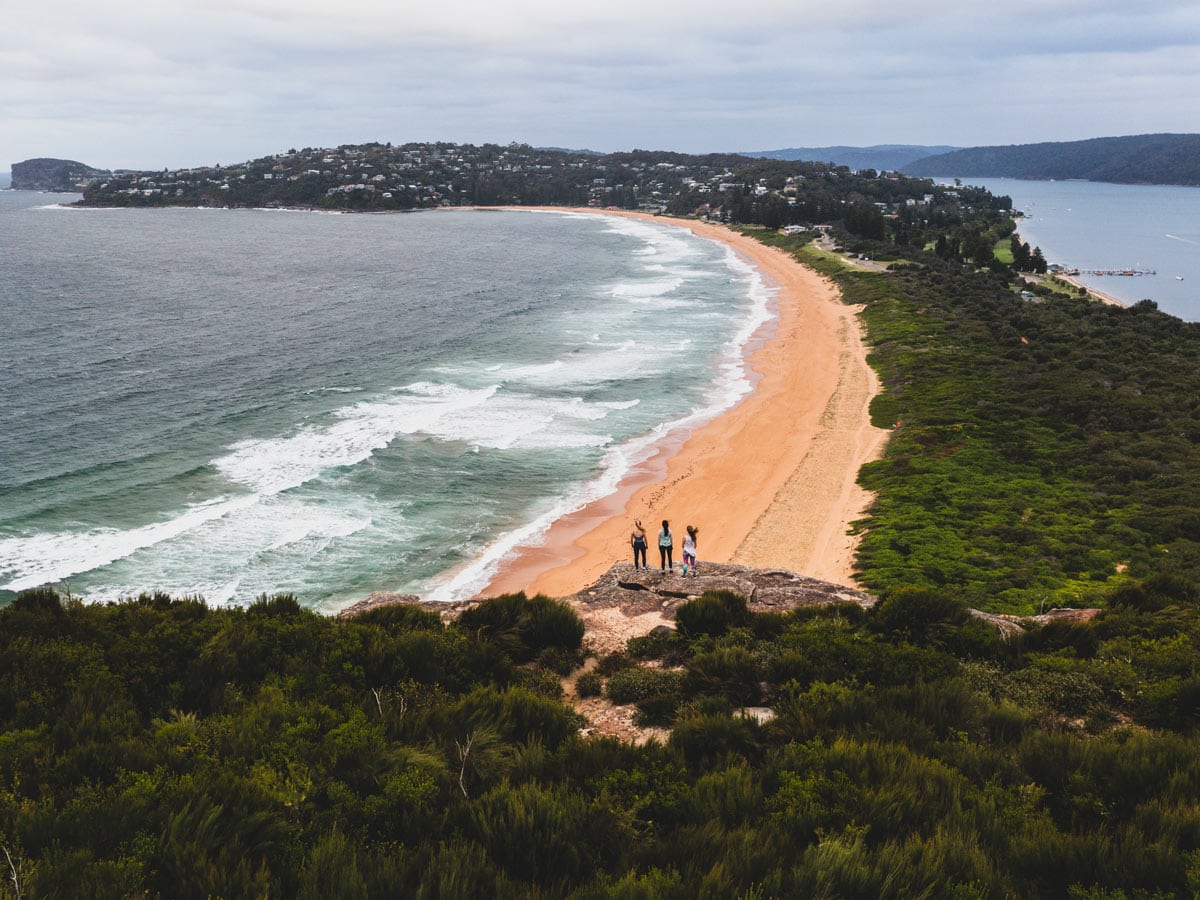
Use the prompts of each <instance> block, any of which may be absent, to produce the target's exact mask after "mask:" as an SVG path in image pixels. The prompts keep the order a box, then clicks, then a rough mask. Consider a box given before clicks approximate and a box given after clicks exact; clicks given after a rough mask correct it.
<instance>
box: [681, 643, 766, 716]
mask: <svg viewBox="0 0 1200 900" xmlns="http://www.w3.org/2000/svg"><path fill="white" fill-rule="evenodd" d="M759 681H760V675H759V671H758V666H757V665H756V664H755V661H754V657H753V656H752V655H751V653H750V651H749V650H747V649H746V648H745V647H718V648H716V649H715V650H711V651H709V652H707V653H697V654H696V655H695V656H693V657H692V659H691V661H690V662H689V663H688V667H687V671H686V674H685V675H684V679H683V684H684V688H685V689H686V690H687V691H688V693H699V694H718V695H720V696H722V697H725V698H726V699H728V700H729V702H730V703H731V704H733V705H734V706H754V705H755V704H757V703H758V702H759V701H760V700H761V699H762V690H761V688H760V687H759Z"/></svg>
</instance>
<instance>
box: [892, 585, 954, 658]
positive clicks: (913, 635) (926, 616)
mask: <svg viewBox="0 0 1200 900" xmlns="http://www.w3.org/2000/svg"><path fill="white" fill-rule="evenodd" d="M969 617H970V614H969V613H968V612H967V605H966V604H965V603H964V602H963V601H962V600H960V599H959V598H957V597H954V596H952V595H951V594H949V593H948V592H946V591H943V590H939V589H936V588H924V587H916V586H908V587H901V588H896V589H894V590H890V591H888V592H887V593H885V594H884V595H883V599H881V600H880V601H879V603H878V604H877V605H876V606H875V608H874V609H873V610H872V615H871V623H872V625H873V626H874V627H875V628H876V629H878V630H879V631H881V632H883V633H884V634H888V635H892V636H893V637H898V638H902V639H905V640H910V641H912V642H913V643H916V644H941V643H944V642H945V641H946V640H947V638H948V637H949V636H950V635H951V633H952V632H953V630H954V629H955V628H956V627H958V626H961V625H963V624H965V623H966V622H967V620H968V619H969Z"/></svg>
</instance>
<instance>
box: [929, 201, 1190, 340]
mask: <svg viewBox="0 0 1200 900" xmlns="http://www.w3.org/2000/svg"><path fill="white" fill-rule="evenodd" d="M962 180H963V181H964V182H966V183H968V184H976V185H980V186H981V187H985V188H987V189H988V190H989V191H991V192H992V193H993V194H996V195H1007V196H1009V197H1012V200H1013V207H1014V208H1015V209H1018V210H1021V211H1022V212H1023V213H1025V214H1026V217H1025V218H1024V219H1021V220H1020V221H1019V222H1018V225H1017V230H1018V231H1019V233H1020V235H1021V238H1022V240H1024V241H1027V242H1028V243H1029V245H1030V246H1031V247H1033V246H1037V247H1041V249H1042V254H1043V255H1044V256H1045V257H1046V259H1047V260H1048V261H1049V262H1051V263H1059V264H1061V265H1063V266H1066V267H1067V268H1078V269H1081V270H1087V269H1091V270H1093V271H1094V270H1097V269H1100V270H1113V269H1115V270H1128V269H1133V270H1145V271H1152V272H1153V273H1154V274H1153V275H1134V276H1127V275H1088V274H1083V275H1081V276H1080V278H1079V280H1080V281H1081V282H1082V283H1084V284H1086V285H1087V286H1088V287H1091V288H1095V289H1096V290H1098V291H1102V292H1104V293H1105V294H1108V295H1110V296H1112V297H1115V298H1116V299H1118V300H1120V301H1122V302H1123V303H1125V304H1132V303H1137V302H1138V301H1139V300H1144V299H1149V300H1153V301H1154V302H1155V303H1157V304H1158V307H1159V309H1161V310H1162V311H1163V312H1167V313H1170V314H1171V315H1173V316H1177V317H1179V318H1181V319H1183V320H1185V321H1188V322H1196V321H1200V187H1178V186H1172V185H1132V184H1104V183H1101V182H1093V181H1025V180H1021V179H1016V178H963V179H962ZM939 181H942V182H943V183H952V181H953V179H949V178H943V179H939Z"/></svg>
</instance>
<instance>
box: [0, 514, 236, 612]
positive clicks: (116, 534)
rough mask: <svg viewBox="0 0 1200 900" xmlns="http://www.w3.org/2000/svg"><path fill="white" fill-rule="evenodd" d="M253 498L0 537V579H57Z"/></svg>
mask: <svg viewBox="0 0 1200 900" xmlns="http://www.w3.org/2000/svg"><path fill="white" fill-rule="evenodd" d="M254 503H255V498H254V497H253V496H243V497H235V498H224V497H218V498H215V499H213V500H209V501H207V502H205V503H201V504H197V505H196V506H193V507H191V508H189V509H188V510H187V511H186V512H184V513H183V514H182V515H178V516H175V517H174V518H171V519H168V520H167V521H165V522H158V523H155V524H152V525H144V526H142V527H140V528H131V529H127V530H124V531H122V530H117V529H113V528H98V529H93V530H91V531H85V532H59V533H49V534H36V535H32V536H29V537H20V538H5V539H3V540H0V572H2V573H3V574H2V575H0V577H3V578H5V579H7V581H6V583H5V584H3V585H0V587H2V588H3V589H4V590H9V591H23V590H25V589H26V588H32V587H37V586H38V585H42V584H48V583H51V582H55V581H61V580H62V579H64V578H69V577H71V576H72V575H77V574H79V573H81V572H89V571H91V570H92V569H98V568H100V567H101V566H106V565H108V564H110V563H113V562H116V561H117V560H118V559H124V558H125V557H127V556H130V555H131V554H133V553H136V552H137V551H138V550H141V549H143V548H145V547H152V546H154V545H155V544H160V543H162V542H163V541H166V540H170V539H172V538H175V537H178V536H179V535H181V534H184V533H186V532H188V531H190V530H192V529H194V528H197V527H199V526H201V525H203V524H205V523H207V522H211V521H214V520H216V519H220V518H221V517H223V516H227V515H229V514H230V513H232V512H235V511H237V510H241V509H246V508H248V507H249V506H252V505H253V504H254Z"/></svg>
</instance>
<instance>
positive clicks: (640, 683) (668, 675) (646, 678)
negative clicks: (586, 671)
mask: <svg viewBox="0 0 1200 900" xmlns="http://www.w3.org/2000/svg"><path fill="white" fill-rule="evenodd" d="M682 684H683V677H682V676H681V675H680V673H678V672H671V671H664V670H662V669H646V668H643V667H641V666H633V667H632V668H628V669H622V670H621V671H620V672H618V673H617V674H616V675H613V676H612V677H611V678H610V679H608V685H607V687H606V688H605V692H606V693H607V694H608V699H609V700H611V701H612V702H613V703H618V704H625V703H637V702H638V701H641V700H648V699H650V698H652V697H660V696H663V695H669V694H674V695H678V693H679V690H680V688H681V686H682Z"/></svg>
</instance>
